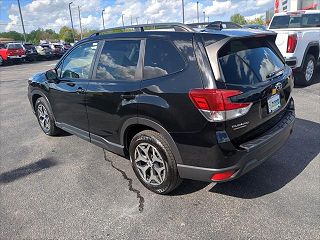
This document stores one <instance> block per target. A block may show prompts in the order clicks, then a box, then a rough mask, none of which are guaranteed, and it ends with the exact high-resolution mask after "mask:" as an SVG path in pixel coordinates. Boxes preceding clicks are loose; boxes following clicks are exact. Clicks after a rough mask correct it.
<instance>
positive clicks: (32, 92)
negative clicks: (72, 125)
mask: <svg viewBox="0 0 320 240" xmlns="http://www.w3.org/2000/svg"><path fill="white" fill-rule="evenodd" d="M34 95H40V96H41V97H43V98H44V99H45V100H46V101H47V103H48V105H49V108H50V111H51V113H52V116H53V119H54V121H55V120H56V119H55V117H54V113H53V111H52V107H51V103H50V101H49V99H48V97H47V96H46V94H44V93H43V92H42V91H40V90H37V89H34V90H32V91H31V99H30V100H31V104H32V108H33V110H34V111H35V104H34V103H33V96H34Z"/></svg>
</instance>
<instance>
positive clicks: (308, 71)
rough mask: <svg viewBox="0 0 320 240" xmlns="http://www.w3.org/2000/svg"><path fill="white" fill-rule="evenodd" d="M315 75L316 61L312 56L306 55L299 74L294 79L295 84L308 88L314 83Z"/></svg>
mask: <svg viewBox="0 0 320 240" xmlns="http://www.w3.org/2000/svg"><path fill="white" fill-rule="evenodd" d="M315 75H316V59H315V57H314V56H313V55H312V54H307V56H306V59H305V61H304V65H303V66H302V70H301V72H298V73H297V75H296V77H295V82H296V84H297V85H300V86H309V85H311V84H312V82H313V81H314V78H315Z"/></svg>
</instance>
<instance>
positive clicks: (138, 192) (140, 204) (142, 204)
mask: <svg viewBox="0 0 320 240" xmlns="http://www.w3.org/2000/svg"><path fill="white" fill-rule="evenodd" d="M103 155H104V159H105V160H106V161H107V162H109V163H110V164H111V167H113V168H114V169H115V170H117V171H118V172H120V173H121V174H122V177H123V178H124V179H125V180H127V181H128V187H129V191H131V192H134V193H135V194H136V195H137V198H138V199H139V212H140V213H141V212H143V209H144V197H142V196H141V193H140V191H139V190H138V189H135V188H134V187H133V186H132V182H133V181H132V179H131V178H129V177H128V175H127V174H126V173H125V172H124V171H123V170H121V169H119V168H117V167H116V166H115V165H114V164H113V161H111V160H109V159H107V155H106V151H105V150H104V149H103Z"/></svg>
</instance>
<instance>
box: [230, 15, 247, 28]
mask: <svg viewBox="0 0 320 240" xmlns="http://www.w3.org/2000/svg"><path fill="white" fill-rule="evenodd" d="M230 20H231V22H234V23H238V24H240V25H245V24H247V21H246V19H245V18H244V16H242V15H241V14H239V13H237V14H234V15H232V16H231V18H230Z"/></svg>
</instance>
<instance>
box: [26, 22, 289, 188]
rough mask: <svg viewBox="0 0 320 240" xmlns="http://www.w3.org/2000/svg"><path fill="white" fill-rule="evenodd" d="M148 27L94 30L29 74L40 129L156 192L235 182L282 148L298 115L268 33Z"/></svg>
mask: <svg viewBox="0 0 320 240" xmlns="http://www.w3.org/2000/svg"><path fill="white" fill-rule="evenodd" d="M153 26H154V25H151V24H150V25H141V26H139V25H138V29H139V30H141V29H142V28H143V31H139V32H122V33H114V34H105V35H103V34H102V32H101V33H96V34H94V35H92V36H91V37H89V38H86V39H83V40H82V41H80V42H78V43H76V44H75V46H74V47H73V48H72V49H71V50H70V51H68V52H67V53H66V54H65V55H64V56H63V57H62V58H61V60H60V61H59V62H58V63H57V65H56V67H55V68H54V69H51V70H48V71H47V72H45V73H38V74H36V75H35V76H33V77H32V78H30V79H29V82H28V84H29V88H28V97H29V100H30V104H31V107H32V110H33V111H34V113H35V115H36V117H37V120H38V122H39V125H40V127H41V129H42V130H43V132H44V133H45V134H47V135H50V136H53V135H58V134H59V133H60V131H61V129H63V130H65V131H67V132H70V133H72V134H75V135H78V136H80V137H82V138H83V139H85V140H87V141H90V142H92V143H94V144H96V145H98V146H100V147H103V148H105V149H107V150H110V151H112V152H115V153H117V154H120V155H122V156H125V157H127V158H129V159H130V160H131V163H132V167H133V170H134V172H135V174H136V176H137V178H138V179H139V180H140V181H141V183H142V184H143V185H144V186H145V187H147V188H148V189H150V190H151V191H154V192H156V193H159V194H167V193H169V192H170V191H172V190H173V189H175V188H176V187H177V186H178V185H179V184H180V183H181V179H183V178H189V179H195V180H202V181H212V182H225V181H229V180H233V179H235V178H237V177H240V176H241V175H243V174H245V173H246V172H248V171H250V170H252V169H253V168H254V167H256V166H258V165H260V164H261V163H262V162H264V161H265V160H266V159H268V158H269V157H270V156H271V155H272V154H274V153H275V152H276V151H277V150H278V149H279V148H281V146H282V145H283V144H284V143H285V142H286V141H287V139H288V137H289V136H290V134H291V132H292V129H293V125H294V120H295V113H294V112H295V110H294V100H293V98H292V94H291V92H292V90H293V76H292V70H291V68H290V67H288V66H287V65H286V64H285V61H284V59H283V57H282V56H281V54H280V52H279V50H278V49H277V47H276V46H275V39H276V34H275V33H273V32H271V31H266V32H265V33H264V34H260V33H257V31H253V30H250V29H236V30H234V29H226V30H220V31H219V32H217V33H207V32H205V33H204V32H197V31H194V30H193V29H192V28H191V27H189V26H186V25H183V24H168V27H169V30H168V31H164V30H161V31H154V30H153V31H148V29H150V28H151V27H153ZM158 26H159V27H161V28H164V24H158ZM128 28H130V27H128ZM120 29H123V28H120ZM172 29H174V30H175V32H173V31H172ZM288 154H290V153H288ZM288 156H289V155H288ZM271 174H272V173H271ZM262 177H263V176H262Z"/></svg>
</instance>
